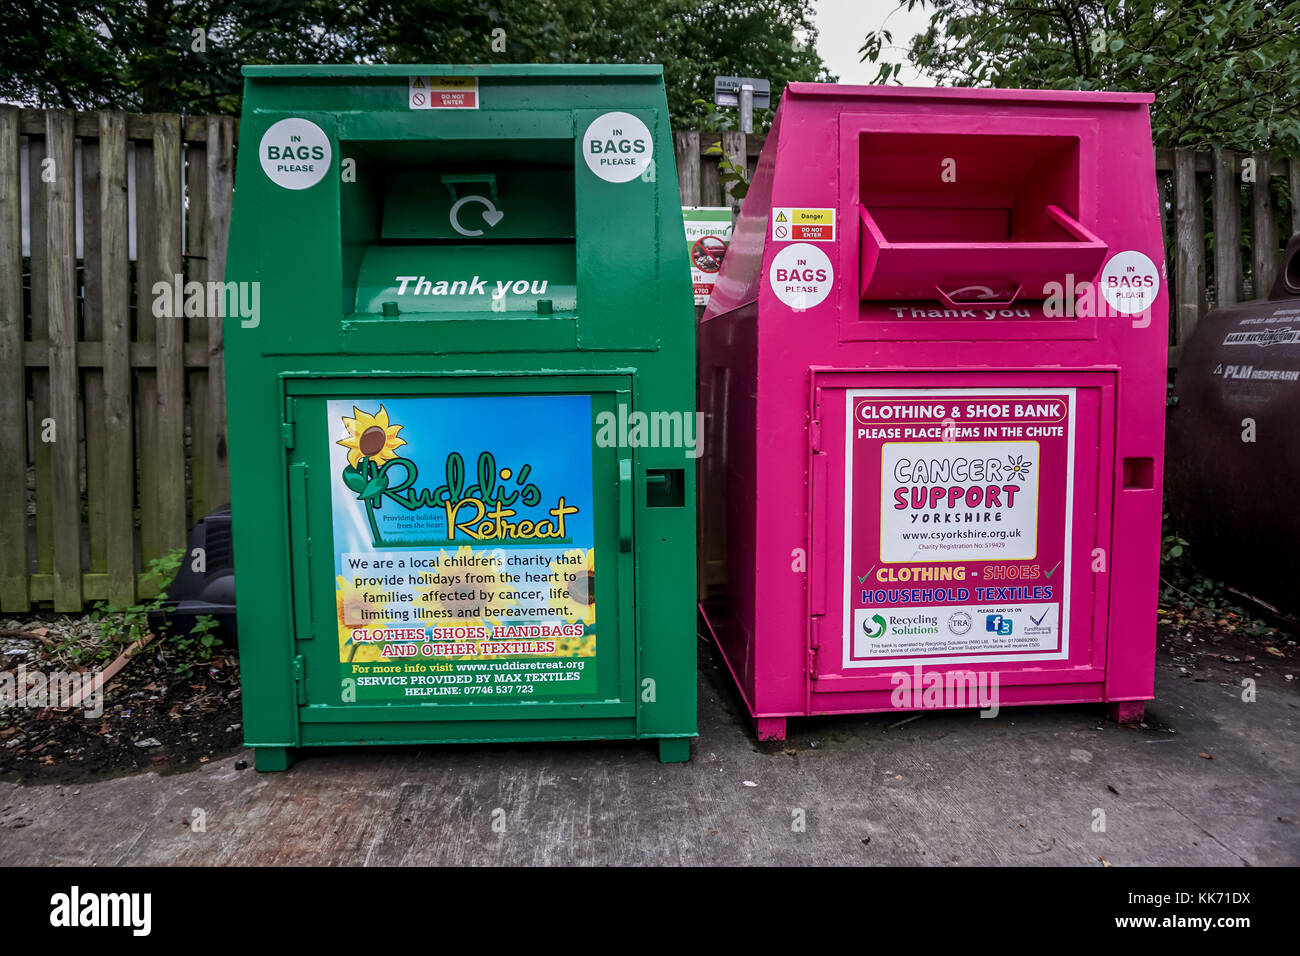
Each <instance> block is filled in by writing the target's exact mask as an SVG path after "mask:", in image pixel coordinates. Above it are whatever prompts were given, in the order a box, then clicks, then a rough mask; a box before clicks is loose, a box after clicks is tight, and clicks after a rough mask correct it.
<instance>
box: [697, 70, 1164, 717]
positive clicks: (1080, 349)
mask: <svg viewBox="0 0 1300 956" xmlns="http://www.w3.org/2000/svg"><path fill="white" fill-rule="evenodd" d="M1151 101H1152V97H1151V96H1149V95H1145V94H1125V93H1081V92H1054V91H1042V90H971V89H907V88H897V87H851V86H832V85H822V84H809V83H792V84H790V85H789V86H788V87H787V89H786V92H785V95H784V97H783V99H782V101H781V104H780V107H779V109H778V111H777V114H776V118H775V120H774V123H773V126H772V131H771V133H770V134H769V136H768V138H767V141H766V144H765V145H764V147H763V152H762V155H761V156H760V157H759V161H758V169H757V172H756V174H755V176H754V180H753V183H752V184H751V187H750V190H749V193H748V195H747V196H746V198H745V203H744V208H743V210H742V212H741V215H740V219H739V221H738V223H737V225H736V228H735V230H734V233H733V241H732V245H731V248H730V250H729V252H728V254H727V257H726V260H725V262H724V264H723V268H722V272H721V273H720V275H719V277H718V280H717V285H716V288H715V290H714V292H713V296H712V298H711V300H710V302H709V305H708V308H707V310H706V312H705V315H704V318H703V320H702V322H701V325H700V335H699V340H700V361H699V375H700V402H701V408H702V409H703V410H704V412H705V415H706V422H707V428H708V431H707V433H706V442H707V444H706V446H705V447H706V448H707V449H708V454H706V455H705V456H704V457H703V458H702V459H701V464H700V468H701V472H700V490H701V503H702V506H701V511H700V521H701V562H702V564H701V575H702V583H703V585H704V588H705V590H704V594H705V597H704V600H703V602H702V610H703V611H704V615H705V619H706V621H707V624H708V626H709V629H710V631H711V632H712V634H713V636H714V638H715V640H716V641H717V644H718V646H719V648H720V649H721V651H722V654H723V656H724V657H725V659H726V663H727V666H728V668H729V669H730V671H731V673H732V676H733V677H734V678H735V680H736V683H737V684H738V686H739V688H740V691H741V693H742V695H743V696H744V699H745V702H746V704H747V705H748V708H749V711H750V714H751V716H752V717H753V720H754V724H755V728H756V730H757V732H758V735H759V736H760V737H762V738H769V739H780V738H783V737H784V736H785V725H786V719H787V718H789V717H795V716H804V715H814V714H838V713H858V712H871V711H889V710H895V709H899V708H902V709H920V708H923V707H931V706H938V707H990V706H992V707H997V706H1003V707H1005V706H1013V705H1019V704H1061V703H1084V702H1097V703H1100V702H1106V703H1107V704H1108V705H1109V709H1110V713H1111V715H1112V716H1113V717H1115V718H1116V719H1118V720H1121V721H1132V720H1138V719H1140V718H1141V716H1142V713H1143V702H1144V701H1146V700H1150V699H1151V697H1152V689H1153V676H1154V653H1155V622H1156V616H1155V605H1156V591H1157V574H1158V562H1159V540H1160V514H1161V508H1160V488H1161V469H1162V464H1163V461H1162V456H1163V444H1164V409H1165V376H1166V354H1167V342H1168V338H1167V336H1168V299H1167V295H1166V281H1165V271H1164V265H1163V262H1164V254H1163V248H1162V242H1161V231H1160V214H1159V209H1158V206H1157V192H1156V182H1155V166H1154V156H1153V150H1152V145H1151V129H1150V122H1149V119H1148V104H1149V103H1150V102H1151Z"/></svg>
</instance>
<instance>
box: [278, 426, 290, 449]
mask: <svg viewBox="0 0 1300 956" xmlns="http://www.w3.org/2000/svg"><path fill="white" fill-rule="evenodd" d="M280 440H281V441H283V442H284V447H285V448H292V447H293V422H281V423H280Z"/></svg>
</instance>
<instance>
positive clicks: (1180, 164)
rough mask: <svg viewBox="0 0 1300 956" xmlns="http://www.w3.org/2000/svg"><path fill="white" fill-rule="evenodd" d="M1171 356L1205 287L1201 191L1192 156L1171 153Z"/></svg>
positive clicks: (1196, 315)
mask: <svg viewBox="0 0 1300 956" xmlns="http://www.w3.org/2000/svg"><path fill="white" fill-rule="evenodd" d="M1174 235H1175V237H1176V238H1175V240H1174V242H1175V249H1176V258H1175V261H1174V282H1175V287H1174V291H1175V297H1174V302H1175V305H1174V317H1173V318H1174V330H1175V338H1174V356H1173V358H1174V359H1175V360H1176V358H1177V355H1178V352H1179V351H1181V349H1182V347H1183V345H1184V344H1185V343H1186V342H1187V340H1188V338H1189V337H1190V336H1191V334H1192V329H1194V328H1195V327H1196V323H1197V321H1198V320H1199V319H1200V317H1201V308H1202V304H1201V300H1202V290H1203V289H1204V288H1205V240H1204V236H1205V223H1204V215H1203V213H1202V212H1201V189H1200V184H1199V183H1197V181H1196V154H1195V153H1193V152H1192V151H1191V150H1190V149H1176V150H1174Z"/></svg>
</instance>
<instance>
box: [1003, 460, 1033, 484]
mask: <svg viewBox="0 0 1300 956" xmlns="http://www.w3.org/2000/svg"><path fill="white" fill-rule="evenodd" d="M1029 469H1030V465H1029V462H1027V461H1025V456H1024V455H1007V470H1008V471H1010V472H1011V477H1012V478H1015V479H1016V480H1017V481H1024V480H1025V479H1026V478H1028V477H1029Z"/></svg>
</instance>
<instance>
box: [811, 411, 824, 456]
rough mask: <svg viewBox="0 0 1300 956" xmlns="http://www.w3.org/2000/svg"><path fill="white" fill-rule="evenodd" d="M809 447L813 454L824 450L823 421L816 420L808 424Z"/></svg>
mask: <svg viewBox="0 0 1300 956" xmlns="http://www.w3.org/2000/svg"><path fill="white" fill-rule="evenodd" d="M808 446H809V447H810V448H811V449H812V451H813V454H814V455H815V454H817V453H818V452H820V451H821V450H822V420H821V419H820V418H814V419H812V420H811V421H810V422H808Z"/></svg>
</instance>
